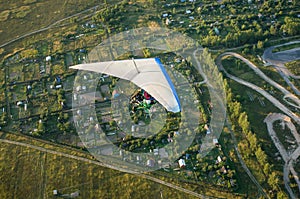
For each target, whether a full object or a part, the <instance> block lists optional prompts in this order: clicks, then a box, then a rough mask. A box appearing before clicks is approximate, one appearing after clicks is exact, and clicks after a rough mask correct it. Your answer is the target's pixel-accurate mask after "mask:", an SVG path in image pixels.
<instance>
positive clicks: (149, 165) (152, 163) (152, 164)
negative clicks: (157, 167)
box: [147, 159, 155, 167]
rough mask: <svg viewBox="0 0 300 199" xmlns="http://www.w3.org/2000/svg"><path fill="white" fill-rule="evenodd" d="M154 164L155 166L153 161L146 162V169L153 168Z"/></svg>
mask: <svg viewBox="0 0 300 199" xmlns="http://www.w3.org/2000/svg"><path fill="white" fill-rule="evenodd" d="M154 164H155V162H154V160H153V159H149V160H147V166H148V167H154Z"/></svg>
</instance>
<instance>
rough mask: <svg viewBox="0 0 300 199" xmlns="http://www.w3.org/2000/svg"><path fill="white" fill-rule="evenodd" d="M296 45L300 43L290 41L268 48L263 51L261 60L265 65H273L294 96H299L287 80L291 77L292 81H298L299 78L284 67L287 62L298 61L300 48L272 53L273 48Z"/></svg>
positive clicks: (299, 92)
mask: <svg viewBox="0 0 300 199" xmlns="http://www.w3.org/2000/svg"><path fill="white" fill-rule="evenodd" d="M296 43H300V41H292V42H288V43H285V44H281V45H277V46H272V47H269V48H267V49H266V50H265V51H264V54H263V56H262V58H263V60H265V61H266V62H267V65H273V66H274V67H275V69H276V70H277V71H278V73H279V74H280V75H281V76H282V77H283V79H284V80H285V81H286V82H287V84H288V85H289V86H290V87H291V88H292V89H293V91H294V92H295V93H296V95H300V91H299V89H298V88H297V87H296V86H295V85H294V84H293V83H292V82H291V81H290V79H289V77H292V78H294V79H300V76H296V75H294V74H292V73H291V72H290V71H289V70H288V69H287V68H286V67H285V65H284V64H285V63H287V62H290V61H293V60H297V59H300V48H295V49H291V50H286V51H282V52H277V53H273V52H272V51H273V49H274V48H277V47H281V46H286V45H291V44H296Z"/></svg>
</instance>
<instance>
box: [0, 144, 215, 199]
mask: <svg viewBox="0 0 300 199" xmlns="http://www.w3.org/2000/svg"><path fill="white" fill-rule="evenodd" d="M0 142H2V143H8V144H13V145H17V146H23V147H29V148H32V149H36V150H39V151H42V152H45V153H50V154H54V155H60V156H63V157H67V158H71V159H75V160H78V161H82V162H87V163H90V164H95V165H98V166H102V167H107V168H110V169H114V170H117V171H122V172H125V173H131V174H134V175H137V176H139V177H142V178H145V179H148V180H151V181H153V182H157V183H159V184H162V185H165V186H168V187H170V188H173V189H176V190H178V191H182V192H185V193H187V194H190V195H192V196H195V197H198V198H215V197H211V196H205V195H203V194H199V193H196V192H193V191H191V190H188V189H185V188H183V187H179V186H177V185H174V184H172V183H169V182H165V181H163V180H161V179H158V178H155V177H153V176H150V175H147V174H144V173H139V172H135V171H132V170H126V169H122V168H119V167H118V168H117V167H115V166H113V165H109V164H106V163H103V162H98V161H95V160H90V159H88V158H84V157H79V156H75V155H70V154H67V153H63V152H59V151H54V150H51V149H46V148H43V147H39V146H35V145H31V144H27V143H22V142H17V141H12V140H7V139H0Z"/></svg>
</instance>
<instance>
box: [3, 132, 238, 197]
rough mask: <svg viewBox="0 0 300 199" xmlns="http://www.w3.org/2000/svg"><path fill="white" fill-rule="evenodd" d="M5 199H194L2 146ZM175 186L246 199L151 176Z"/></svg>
mask: <svg viewBox="0 0 300 199" xmlns="http://www.w3.org/2000/svg"><path fill="white" fill-rule="evenodd" d="M0 138H2V139H3V138H5V139H8V140H14V141H18V142H22V143H27V144H30V145H34V146H40V147H43V148H45V149H48V150H52V151H58V152H62V153H65V154H70V155H75V156H77V157H83V158H87V159H92V157H91V156H90V155H89V154H87V153H84V152H81V151H79V150H76V149H71V148H69V147H61V146H59V145H56V144H53V145H52V144H49V143H47V142H44V141H42V142H41V141H38V140H35V139H31V138H28V137H24V136H18V135H14V134H8V133H1V132H0ZM0 152H1V156H0V170H1V171H5V172H1V173H0V179H1V182H2V183H0V198H23V196H24V195H26V198H55V197H53V190H54V189H56V190H58V191H59V192H60V193H62V194H70V193H72V192H75V191H80V197H79V198H101V199H102V198H104V199H106V198H107V199H110V198H124V199H127V198H133V199H134V198H149V199H150V198H161V196H162V197H163V198H176V199H177V198H178V199H180V198H182V199H189V198H195V197H193V196H190V195H188V194H186V193H183V192H179V191H177V190H176V189H171V188H169V187H166V186H163V185H161V184H158V183H154V182H152V181H149V180H146V179H144V178H141V177H138V176H135V175H131V174H126V173H122V172H119V171H115V170H111V169H108V168H104V167H101V166H98V165H95V164H92V163H87V162H83V161H81V160H75V159H72V158H68V157H64V156H61V155H56V154H53V153H52V152H51V153H46V152H45V151H39V150H36V149H33V148H29V147H25V146H17V145H14V144H8V143H1V146H0ZM150 175H151V176H156V178H159V179H164V180H165V181H167V182H171V183H172V184H176V185H179V186H181V187H184V188H187V189H190V190H195V191H197V192H201V193H204V194H207V195H211V196H214V197H221V198H232V197H234V198H241V196H238V195H232V194H231V193H230V192H227V191H226V190H225V191H224V192H223V191H217V190H215V189H214V188H213V187H210V186H208V187H206V186H204V185H203V184H201V185H196V184H188V183H186V182H180V181H179V180H178V179H174V178H173V179H172V178H169V177H167V176H161V175H157V173H153V174H150Z"/></svg>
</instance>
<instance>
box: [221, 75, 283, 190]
mask: <svg viewBox="0 0 300 199" xmlns="http://www.w3.org/2000/svg"><path fill="white" fill-rule="evenodd" d="M224 85H225V88H226V93H227V96H226V97H227V103H228V109H229V114H230V119H231V121H232V123H233V125H232V130H233V131H235V132H240V133H242V134H243V136H241V137H245V138H246V139H244V140H241V141H240V142H239V144H238V147H239V150H240V151H241V153H242V155H243V158H245V159H253V158H255V159H256V160H257V162H258V164H259V167H260V168H261V170H262V172H263V174H264V176H265V177H266V178H267V180H266V182H267V183H268V185H269V186H270V187H271V188H272V190H275V191H277V192H278V193H279V192H281V190H280V187H279V179H278V174H277V172H276V171H274V170H273V165H272V164H270V163H269V162H268V158H267V155H266V153H265V151H264V150H263V149H262V146H261V145H260V144H259V139H258V138H257V137H256V135H255V134H254V133H253V132H251V128H250V122H249V120H248V116H247V113H246V112H244V111H242V106H241V104H240V102H238V101H236V99H235V98H234V96H233V93H232V91H231V88H230V87H229V85H228V83H227V81H226V80H224ZM272 170H273V171H272Z"/></svg>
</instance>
